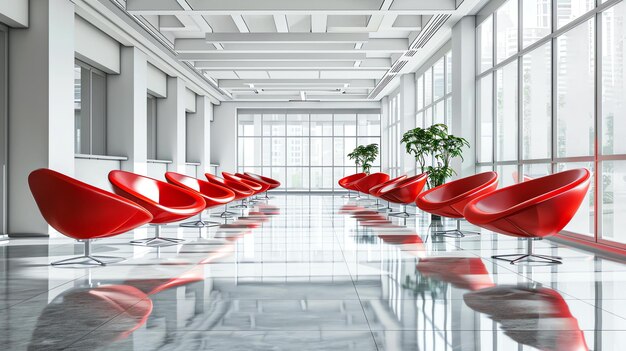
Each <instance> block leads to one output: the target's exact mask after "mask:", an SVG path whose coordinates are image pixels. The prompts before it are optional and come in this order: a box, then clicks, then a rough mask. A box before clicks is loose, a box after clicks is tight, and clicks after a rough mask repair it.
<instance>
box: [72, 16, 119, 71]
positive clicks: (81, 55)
mask: <svg viewBox="0 0 626 351" xmlns="http://www.w3.org/2000/svg"><path fill="white" fill-rule="evenodd" d="M74 42H75V48H74V50H76V58H77V59H79V60H81V61H83V62H85V63H88V64H89V65H91V66H93V67H96V68H98V69H100V70H102V71H104V72H106V73H117V74H119V73H120V44H119V43H118V42H117V41H115V40H114V39H113V38H111V37H110V36H108V35H106V34H104V32H102V31H101V30H99V29H98V28H96V27H94V26H93V25H91V24H90V23H89V22H87V21H85V20H84V19H83V18H82V17H80V16H75V18H74Z"/></svg>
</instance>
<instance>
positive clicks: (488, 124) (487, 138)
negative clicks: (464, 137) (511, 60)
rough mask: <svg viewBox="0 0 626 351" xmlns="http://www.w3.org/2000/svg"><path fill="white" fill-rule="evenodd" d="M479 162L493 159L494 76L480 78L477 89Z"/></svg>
mask: <svg viewBox="0 0 626 351" xmlns="http://www.w3.org/2000/svg"><path fill="white" fill-rule="evenodd" d="M477 90H478V91H477V96H478V102H477V107H478V108H477V116H476V120H477V121H478V126H477V128H476V130H477V131H478V143H477V148H478V153H477V159H478V162H492V161H493V77H492V75H491V74H488V75H486V76H484V77H482V78H480V80H479V82H478V89H477Z"/></svg>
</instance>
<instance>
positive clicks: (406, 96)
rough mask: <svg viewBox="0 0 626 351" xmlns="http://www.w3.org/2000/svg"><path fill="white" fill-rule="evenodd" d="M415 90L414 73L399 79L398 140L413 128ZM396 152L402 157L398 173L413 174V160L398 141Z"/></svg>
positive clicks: (415, 102)
mask: <svg viewBox="0 0 626 351" xmlns="http://www.w3.org/2000/svg"><path fill="white" fill-rule="evenodd" d="M415 89H416V84H415V73H407V74H404V75H402V77H400V95H401V96H402V99H401V101H400V104H401V106H400V113H401V116H402V117H401V120H400V138H402V135H403V134H404V133H405V132H406V131H408V130H411V129H413V128H415V108H416V104H417V101H416V100H415V99H416V97H417V94H416V93H415ZM398 150H399V152H400V154H401V155H403V157H402V158H401V159H402V167H403V168H402V170H401V171H400V173H401V174H403V173H414V172H415V171H416V170H415V158H414V157H413V156H411V154H409V153H407V152H406V149H405V148H404V145H403V144H400V140H398Z"/></svg>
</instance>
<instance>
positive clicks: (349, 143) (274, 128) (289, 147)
mask: <svg viewBox="0 0 626 351" xmlns="http://www.w3.org/2000/svg"><path fill="white" fill-rule="evenodd" d="M380 126H381V123H380V114H377V113H295V112H294V113H291V112H289V111H286V112H285V113H256V114H255V113H240V114H239V115H238V128H237V130H238V147H237V149H238V158H237V164H238V171H239V172H256V173H261V174H263V175H266V176H269V177H272V178H275V179H277V180H278V181H280V182H281V183H282V184H283V188H284V189H286V190H291V191H328V190H334V189H336V188H337V187H338V185H337V181H338V180H339V179H340V178H342V177H344V176H345V175H349V174H352V173H355V172H356V166H355V164H354V162H353V161H352V160H350V159H348V157H347V154H348V153H350V152H351V151H352V150H354V148H355V147H356V146H357V145H362V144H371V143H376V144H379V145H380V128H381V127H380ZM379 170H380V158H379V159H377V160H376V161H375V162H374V167H372V172H378V171H379Z"/></svg>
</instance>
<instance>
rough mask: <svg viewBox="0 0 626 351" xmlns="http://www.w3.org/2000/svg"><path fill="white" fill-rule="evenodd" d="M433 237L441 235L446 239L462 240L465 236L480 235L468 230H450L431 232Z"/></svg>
mask: <svg viewBox="0 0 626 351" xmlns="http://www.w3.org/2000/svg"><path fill="white" fill-rule="evenodd" d="M433 235H441V236H445V237H448V238H464V237H466V236H475V235H480V233H479V232H472V231H469V230H458V229H450V230H435V231H433Z"/></svg>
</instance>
